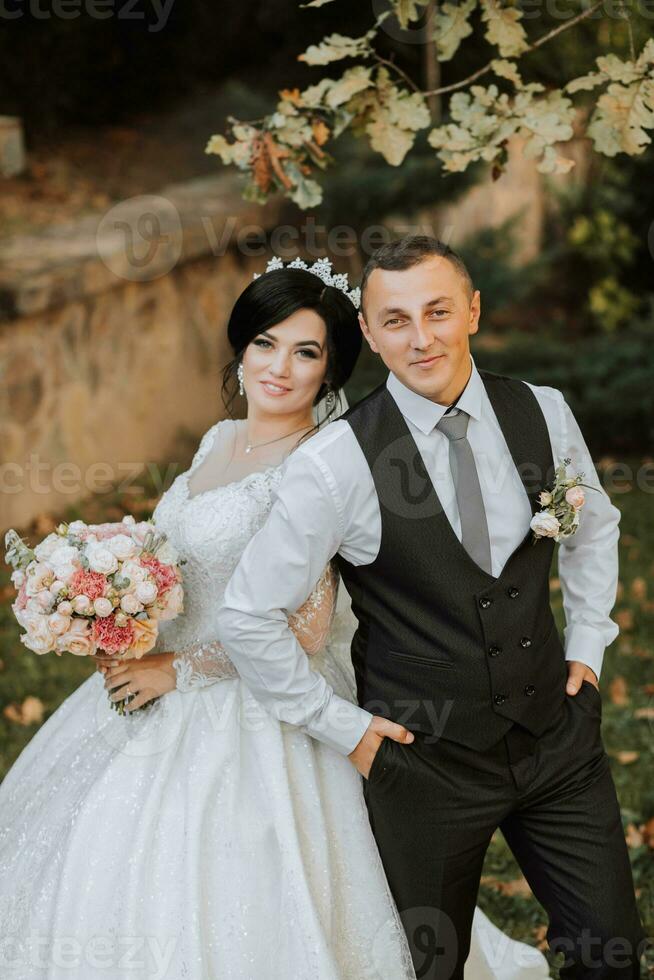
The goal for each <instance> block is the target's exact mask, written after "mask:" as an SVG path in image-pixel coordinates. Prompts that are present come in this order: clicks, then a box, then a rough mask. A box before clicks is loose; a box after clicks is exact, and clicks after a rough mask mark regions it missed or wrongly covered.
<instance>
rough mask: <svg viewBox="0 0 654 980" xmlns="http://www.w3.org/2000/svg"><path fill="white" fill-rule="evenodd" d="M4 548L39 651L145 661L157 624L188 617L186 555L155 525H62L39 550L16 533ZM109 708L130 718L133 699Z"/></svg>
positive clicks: (18, 603) (22, 619) (24, 638)
mask: <svg viewBox="0 0 654 980" xmlns="http://www.w3.org/2000/svg"><path fill="white" fill-rule="evenodd" d="M5 546H6V549H7V550H6V554H5V561H6V562H7V564H8V565H11V567H12V568H13V569H14V571H13V573H12V576H11V580H12V582H13V584H14V586H15V588H16V589H17V590H18V596H17V598H16V600H15V602H14V603H13V605H12V607H11V608H12V610H13V612H14V615H15V616H16V619H17V620H18V622H19V624H20V625H21V626H22V628H23V629H24V630H25V633H23V634H22V635H21V637H20V639H21V642H22V643H24V645H25V646H26V647H27V649H28V650H32V651H33V652H34V653H38V654H44V653H56V654H57V655H58V656H61V654H62V653H72V654H74V655H75V656H78V657H87V656H94V655H95V654H96V653H99V652H102V651H104V652H105V653H109V654H112V655H115V656H118V657H122V658H125V659H139V658H141V657H142V656H143V655H144V654H146V653H148V651H150V650H152V648H153V647H154V645H155V643H156V640H157V635H158V631H159V627H158V620H169V619H175V617H176V616H178V615H179V614H180V613H181V612H183V600H184V593H183V590H182V584H181V583H182V573H181V571H180V567H179V565H180V562H179V558H178V556H177V554H176V553H175V550H174V549H173V547H172V546H171V545H170V543H169V542H168V541H167V540H166V536H165V535H164V534H161V533H157V532H156V531H155V529H154V525H153V523H152V522H151V521H140V522H139V523H137V522H136V521H135V519H134V518H133V517H131V516H127V517H124V518H123V520H122V522H118V523H111V524H85V523H84V521H73V522H72V523H70V524H66V523H63V524H59V526H58V527H57V528H56V530H55V531H53V532H52V534H48V536H47V537H46V538H44V540H43V541H41V543H40V544H37V545H36V547H35V548H34V549H31V548H30V547H29V546H28V545H27V544H25V542H24V541H23V540H22V538H20V537H19V535H18V534H17V533H16V531H14V530H11V531H8V532H7V534H6V536H5ZM182 564H183V563H182ZM110 703H111V705H112V707H115V708H116V710H117V711H118V712H119V713H120V714H124V713H125V705H126V703H127V701H119V702H112V701H110Z"/></svg>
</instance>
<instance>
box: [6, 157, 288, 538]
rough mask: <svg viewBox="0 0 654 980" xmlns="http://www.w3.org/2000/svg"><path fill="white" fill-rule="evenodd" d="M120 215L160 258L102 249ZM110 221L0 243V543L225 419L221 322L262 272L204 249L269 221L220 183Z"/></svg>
mask: <svg viewBox="0 0 654 980" xmlns="http://www.w3.org/2000/svg"><path fill="white" fill-rule="evenodd" d="M171 203H172V204H173V210H172V211H171V208H170V205H171ZM130 207H131V208H132V210H133V211H137V212H138V213H139V214H141V215H142V214H143V213H147V214H148V215H150V216H152V215H154V216H155V217H156V219H157V221H158V224H157V226H156V231H157V234H159V235H160V236H161V238H162V241H163V242H164V245H165V247H164V248H163V249H160V250H159V254H157V250H156V249H151V250H150V252H151V254H150V261H149V262H144V263H142V262H139V263H137V264H135V265H132V266H130V261H129V257H127V258H126V254H125V253H126V249H125V238H124V236H122V239H121V236H120V235H119V236H118V237H117V238H116V240H115V241H113V242H112V241H108V238H109V239H111V236H112V234H113V232H114V231H115V228H114V227H113V226H114V225H116V224H118V225H120V227H124V226H125V222H124V218H125V208H127V209H129V208H130ZM158 209H159V210H158ZM115 210H116V214H114V215H113V216H112V221H111V222H109V227H107V225H108V223H107V215H98V216H92V217H89V218H85V219H82V220H81V221H80V222H76V223H74V224H71V225H69V226H60V227H58V228H53V229H50V230H49V231H48V232H47V233H46V234H43V235H40V236H36V237H34V238H30V239H27V238H24V239H13V240H9V241H7V242H5V243H4V244H0V269H1V271H0V530H1V531H4V530H5V529H6V528H8V527H12V526H22V525H25V524H26V523H27V522H28V521H29V520H31V519H32V518H33V517H34V516H35V515H36V514H39V513H43V512H45V511H52V512H60V511H62V510H63V509H65V507H66V506H67V505H69V504H71V503H75V502H76V501H78V500H80V499H83V498H84V497H86V496H88V495H89V494H90V493H92V492H102V491H103V489H106V487H107V483H108V482H122V481H123V480H129V478H130V476H134V475H135V474H136V472H138V471H139V470H142V469H143V468H144V467H145V466H147V464H148V463H153V462H156V461H162V460H167V459H171V458H176V457H175V454H176V453H177V452H178V450H179V448H180V443H181V440H183V439H184V437H186V442H187V443H188V442H189V441H191V440H192V438H193V437H195V438H196V439H197V437H198V435H199V434H201V433H202V432H203V431H205V429H206V428H208V427H209V425H210V424H211V423H212V422H214V421H215V420H217V419H218V418H221V417H223V415H224V409H223V406H222V400H221V398H220V394H219V387H220V380H221V378H220V375H221V368H222V366H223V365H224V364H225V363H226V362H227V361H228V360H229V358H230V356H231V354H230V351H229V347H228V344H227V340H226V336H225V323H226V321H227V317H228V315H229V311H230V309H231V307H232V305H233V302H234V300H235V299H236V297H237V296H238V294H239V293H240V292H241V291H242V289H243V288H244V287H245V285H247V283H248V282H249V281H250V280H251V278H252V275H253V272H254V271H257V270H260V269H261V264H262V259H261V258H254V257H253V258H246V257H245V256H244V255H243V254H242V250H241V251H239V250H238V249H236V248H234V247H233V245H232V246H230V247H227V248H226V250H225V251H224V254H220V255H217V254H213V250H214V249H215V248H216V239H215V237H214V236H215V234H216V233H218V234H220V232H221V230H222V228H223V227H224V226H225V222H226V221H227V220H229V223H230V234H231V235H232V236H234V235H236V234H237V233H238V231H239V229H243V228H245V227H246V226H247V225H248V224H250V223H252V222H256V223H257V224H258V225H260V226H263V227H266V226H273V225H274V223H275V213H276V212H275V208H274V207H268V208H265V209H262V208H260V207H256V206H253V205H248V204H247V203H246V202H244V201H243V200H242V199H241V198H240V195H239V192H238V189H237V188H236V187H235V186H234V182H233V180H232V179H231V178H229V179H227V180H225V179H224V178H223V177H220V178H212V179H209V180H207V179H202V180H199V181H193V182H191V184H187V185H184V186H183V187H170V188H167V189H165V190H164V191H162V192H161V196H160V197H159V198H156V199H153V200H152V201H148V202H145V209H144V200H143V199H135V200H134V201H132V202H126V205H125V206H123V205H121V206H120V208H119V209H115ZM175 214H176V215H177V216H178V218H179V221H178V220H177V217H175ZM171 215H172V218H171ZM114 219H115V220H114ZM262 220H263V225H262ZM207 222H209V223H210V224H211V227H209V226H208V224H207ZM127 223H128V224H129V222H127ZM135 227H136V226H135ZM107 236H108V237H107ZM146 237H147V236H146ZM145 244H147V242H146V241H145V238H144V240H143V242H142V243H141V245H145ZM131 245H133V246H134V248H135V249H136V251H138V247H137V246H138V243H136V244H135V242H134V241H132V242H131ZM141 252H142V253H143V255H145V252H144V250H143V249H141ZM132 257H133V256H132ZM187 448H188V446H187Z"/></svg>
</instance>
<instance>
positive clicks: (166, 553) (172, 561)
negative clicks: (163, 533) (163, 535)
mask: <svg viewBox="0 0 654 980" xmlns="http://www.w3.org/2000/svg"><path fill="white" fill-rule="evenodd" d="M157 558H158V559H159V561H160V562H163V564H164V565H176V564H177V563H178V561H179V555H178V553H177V551H176V550H175V548H174V547H173V546H172V544H171V543H170V541H164V543H163V544H162V545H161V546H160V547H159V548H158V549H157Z"/></svg>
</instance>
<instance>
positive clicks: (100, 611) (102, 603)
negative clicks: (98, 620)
mask: <svg viewBox="0 0 654 980" xmlns="http://www.w3.org/2000/svg"><path fill="white" fill-rule="evenodd" d="M93 608H94V610H95V614H96V616H102V617H105V616H110V615H111V613H112V612H113V611H114V605H113V602H111V600H110V599H105V598H104V596H99V597H98V598H97V599H96V600H95V602H94V603H93Z"/></svg>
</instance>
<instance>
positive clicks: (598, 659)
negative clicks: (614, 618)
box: [563, 623, 606, 680]
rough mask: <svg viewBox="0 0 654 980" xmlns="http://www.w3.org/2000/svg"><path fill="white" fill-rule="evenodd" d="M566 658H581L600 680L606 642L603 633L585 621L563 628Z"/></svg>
mask: <svg viewBox="0 0 654 980" xmlns="http://www.w3.org/2000/svg"><path fill="white" fill-rule="evenodd" d="M563 636H564V641H565V659H566V660H579V661H580V662H581V663H582V664H586V666H587V667H590V669H591V670H592V671H594V672H595V675H596V677H597V679H598V680H599V675H600V671H601V669H602V660H603V659H604V650H605V649H606V643H605V640H604V636H603V634H602V633H601V632H600V631H599V630H596V629H594V627H592V626H586V624H585V623H573V624H572V625H571V626H566V628H565V629H564V630H563Z"/></svg>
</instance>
